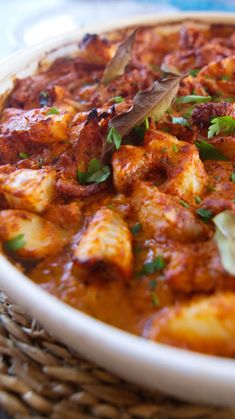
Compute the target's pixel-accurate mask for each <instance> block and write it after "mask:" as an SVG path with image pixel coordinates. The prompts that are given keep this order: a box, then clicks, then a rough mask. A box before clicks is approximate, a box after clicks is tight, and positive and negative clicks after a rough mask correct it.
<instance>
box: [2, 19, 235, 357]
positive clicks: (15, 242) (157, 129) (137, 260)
mask: <svg viewBox="0 0 235 419" xmlns="http://www.w3.org/2000/svg"><path fill="white" fill-rule="evenodd" d="M234 97H235V29H234V27H233V26H229V25H226V26H225V25H218V24H207V23H200V22H193V21H191V22H189V21H186V22H183V23H173V24H171V25H167V24H163V25H161V24H158V25H155V26H143V27H140V28H127V29H122V30H119V31H113V32H112V33H107V34H104V35H103V36H98V35H86V36H85V37H84V38H83V40H82V41H81V42H80V43H79V46H78V49H77V52H76V53H75V54H74V55H73V56H72V57H64V58H60V59H57V60H56V61H54V62H53V63H52V64H51V65H48V67H47V68H44V67H42V68H39V70H38V72H37V74H35V75H33V76H30V77H27V78H24V79H18V80H16V81H15V85H14V88H13V90H12V92H11V93H10V94H9V95H8V97H7V99H6V101H5V103H4V106H3V109H2V112H1V119H0V165H1V166H0V208H1V211H0V240H1V243H2V251H3V252H4V254H5V255H6V256H7V257H8V258H9V259H10V260H11V261H12V262H13V263H14V264H16V266H17V267H18V268H19V269H20V270H22V271H23V272H24V273H25V274H26V275H28V276H29V277H30V278H31V279H32V280H33V281H35V282H36V283H38V284H39V285H40V286H41V287H42V288H44V289H46V290H47V291H48V292H50V293H52V294H54V295H56V296H57V297H58V298H60V299H61V300H63V301H65V302H66V303H68V304H70V305H72V306H73V307H76V308H78V309H79V310H82V311H84V312H86V313H88V314H90V315H92V316H94V317H96V318H98V319H100V320H102V321H104V322H107V323H109V324H112V325H114V326H117V327H119V328H121V329H124V330H127V331H129V332H132V333H135V334H138V335H142V336H144V337H146V338H148V339H152V340H155V341H157V342H163V343H167V344H169V345H174V346H178V347H183V348H188V349H191V350H195V351H199V352H204V353H209V354H215V355H220V356H227V357H234V355H235V343H234V342H235V340H234V337H235V326H234V325H235V323H234V321H235V293H234V281H235V250H234V249H235V245H234V244H235V243H234V242H235V169H234V159H235V136H234V134H235V107H234Z"/></svg>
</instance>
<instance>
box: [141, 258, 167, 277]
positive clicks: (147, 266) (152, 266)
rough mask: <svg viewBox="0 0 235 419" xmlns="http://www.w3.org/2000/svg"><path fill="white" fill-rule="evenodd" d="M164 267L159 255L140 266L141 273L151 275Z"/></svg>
mask: <svg viewBox="0 0 235 419" xmlns="http://www.w3.org/2000/svg"><path fill="white" fill-rule="evenodd" d="M164 268H165V261H164V259H163V257H162V256H161V255H159V256H157V257H156V258H155V259H153V261H152V262H146V263H144V265H143V268H142V272H141V274H142V275H152V274H153V273H155V272H160V271H162V270H163V269H164Z"/></svg>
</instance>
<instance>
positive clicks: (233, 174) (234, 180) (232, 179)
mask: <svg viewBox="0 0 235 419" xmlns="http://www.w3.org/2000/svg"><path fill="white" fill-rule="evenodd" d="M230 179H231V181H232V182H233V183H235V172H233V173H232V174H231V176H230Z"/></svg>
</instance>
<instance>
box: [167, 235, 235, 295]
mask: <svg viewBox="0 0 235 419" xmlns="http://www.w3.org/2000/svg"><path fill="white" fill-rule="evenodd" d="M163 255H165V257H166V258H167V260H168V262H167V264H166V267H165V270H164V277H165V281H167V282H168V284H169V285H170V287H171V288H172V289H174V290H175V291H179V292H182V293H192V292H199V291H200V292H209V291H214V290H216V289H221V288H224V289H227V287H228V288H229V287H231V288H233V289H234V288H235V278H234V279H233V278H231V277H229V275H228V274H227V273H226V272H225V270H224V268H223V265H222V263H221V259H220V254H219V251H218V248H217V246H216V243H215V242H214V240H213V239H211V240H207V241H205V242H197V243H187V245H183V244H182V243H180V245H179V243H177V242H172V243H169V244H168V246H167V251H165V252H163Z"/></svg>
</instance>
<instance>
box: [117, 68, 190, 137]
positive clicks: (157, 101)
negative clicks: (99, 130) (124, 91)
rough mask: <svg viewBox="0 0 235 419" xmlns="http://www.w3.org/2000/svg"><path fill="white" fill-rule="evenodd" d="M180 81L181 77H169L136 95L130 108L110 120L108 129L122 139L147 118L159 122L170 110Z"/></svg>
mask: <svg viewBox="0 0 235 419" xmlns="http://www.w3.org/2000/svg"><path fill="white" fill-rule="evenodd" d="M181 79H182V77H181V76H170V77H168V78H166V79H163V80H160V81H155V82H154V83H153V85H152V88H151V89H146V90H143V91H142V92H139V93H137V95H136V96H135V97H134V102H133V106H132V108H131V109H130V110H129V111H127V112H123V113H122V114H120V115H118V116H116V117H114V118H112V119H111V121H110V122H109V127H110V128H115V129H116V131H117V132H118V133H119V134H120V135H121V137H124V136H125V135H127V134H129V132H130V131H132V129H133V128H134V127H136V126H139V125H141V124H142V122H144V120H145V118H147V117H152V118H154V119H155V120H159V119H160V118H161V117H162V116H163V115H164V113H165V112H166V111H167V109H169V108H170V106H171V104H172V101H173V100H174V98H175V96H176V94H177V91H178V88H179V83H180V81H181Z"/></svg>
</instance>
